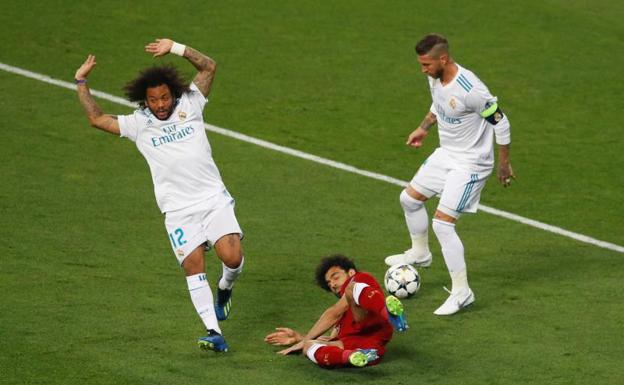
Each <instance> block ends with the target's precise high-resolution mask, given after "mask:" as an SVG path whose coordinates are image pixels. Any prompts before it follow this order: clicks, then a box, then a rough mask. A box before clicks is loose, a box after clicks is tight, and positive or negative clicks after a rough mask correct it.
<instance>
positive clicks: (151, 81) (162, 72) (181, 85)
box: [123, 64, 190, 108]
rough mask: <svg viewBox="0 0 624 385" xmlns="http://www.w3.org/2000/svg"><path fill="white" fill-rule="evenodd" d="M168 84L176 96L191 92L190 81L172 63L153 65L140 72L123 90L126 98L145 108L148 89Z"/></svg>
mask: <svg viewBox="0 0 624 385" xmlns="http://www.w3.org/2000/svg"><path fill="white" fill-rule="evenodd" d="M163 84H166V85H167V86H168V87H169V90H170V91H171V95H173V97H174V98H176V99H177V98H179V97H181V96H182V94H184V93H185V92H189V91H190V89H189V83H187V82H186V81H184V79H182V77H181V76H180V74H179V73H178V70H177V69H176V68H175V67H174V66H173V65H172V64H164V65H161V66H153V67H149V68H146V69H144V70H143V71H141V72H139V75H138V76H137V77H136V78H135V79H134V80H131V81H129V82H128V83H127V84H126V85H125V86H124V87H123V91H124V93H125V94H126V98H127V99H128V100H129V101H131V102H137V103H139V105H140V106H141V107H142V108H145V98H146V95H147V89H148V88H151V87H158V86H160V85H163Z"/></svg>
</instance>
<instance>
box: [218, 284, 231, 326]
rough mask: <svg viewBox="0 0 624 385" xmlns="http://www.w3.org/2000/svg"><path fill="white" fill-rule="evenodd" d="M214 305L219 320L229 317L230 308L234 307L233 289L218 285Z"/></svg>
mask: <svg viewBox="0 0 624 385" xmlns="http://www.w3.org/2000/svg"><path fill="white" fill-rule="evenodd" d="M214 307H215V313H216V314H217V319H218V320H219V321H225V320H226V319H228V316H229V315H230V309H231V308H232V289H230V290H227V289H226V290H221V289H219V287H218V286H217V301H216V302H215V306H214Z"/></svg>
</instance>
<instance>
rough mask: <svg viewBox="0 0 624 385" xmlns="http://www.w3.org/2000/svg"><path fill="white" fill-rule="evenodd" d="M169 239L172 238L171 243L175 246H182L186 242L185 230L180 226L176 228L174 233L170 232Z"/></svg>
mask: <svg viewBox="0 0 624 385" xmlns="http://www.w3.org/2000/svg"><path fill="white" fill-rule="evenodd" d="M169 239H170V240H171V244H172V245H173V247H174V248H177V247H181V246H182V245H183V244H185V243H186V240H185V239H184V231H182V229H181V228H180V227H178V228H177V229H175V231H174V232H173V233H169Z"/></svg>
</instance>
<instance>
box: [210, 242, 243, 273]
mask: <svg viewBox="0 0 624 385" xmlns="http://www.w3.org/2000/svg"><path fill="white" fill-rule="evenodd" d="M215 251H216V253H217V255H218V256H219V259H221V261H222V262H223V263H224V264H225V265H226V266H227V267H229V268H230V269H236V268H237V267H238V266H240V264H241V262H242V261H243V250H242V248H241V244H240V236H239V235H238V234H228V235H225V236H223V237H221V238H220V239H219V240H218V241H217V243H216V244H215Z"/></svg>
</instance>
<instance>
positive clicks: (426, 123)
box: [419, 112, 438, 131]
mask: <svg viewBox="0 0 624 385" xmlns="http://www.w3.org/2000/svg"><path fill="white" fill-rule="evenodd" d="M437 121H438V120H437V119H436V116H435V115H434V114H432V113H431V112H428V113H427V115H426V116H425V118H424V119H423V121H422V122H420V125H419V127H420V128H422V129H423V130H425V131H429V129H430V128H431V126H433V125H434V124H436V122H437Z"/></svg>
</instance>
